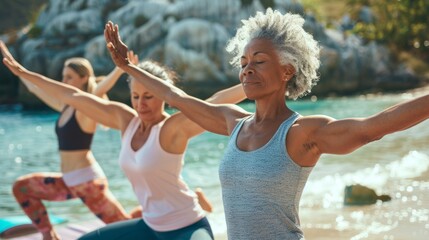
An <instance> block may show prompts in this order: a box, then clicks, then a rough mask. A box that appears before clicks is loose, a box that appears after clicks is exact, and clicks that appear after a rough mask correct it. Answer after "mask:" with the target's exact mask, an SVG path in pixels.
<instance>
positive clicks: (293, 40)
mask: <svg viewBox="0 0 429 240" xmlns="http://www.w3.org/2000/svg"><path fill="white" fill-rule="evenodd" d="M242 23H243V25H242V26H241V27H240V28H239V29H238V30H237V33H236V35H235V36H234V37H233V38H231V39H230V40H229V42H228V44H227V46H226V51H227V52H229V53H231V54H232V55H233V57H232V59H231V61H230V63H231V64H232V65H233V66H235V67H238V68H240V67H241V66H240V59H241V56H242V55H243V51H244V48H245V46H246V45H247V43H249V42H250V41H251V40H252V39H255V38H264V39H269V40H271V41H272V43H273V44H274V46H275V47H276V49H277V52H278V54H279V58H280V61H281V63H282V64H288V63H289V64H291V65H292V66H293V67H294V68H295V71H296V73H295V76H294V77H293V78H292V79H290V80H289V82H288V86H287V90H286V95H287V96H288V97H289V98H291V99H297V98H298V97H302V96H305V95H306V94H308V93H309V92H311V88H312V87H313V86H315V85H316V84H317V81H318V79H319V76H318V74H317V69H318V68H319V66H320V60H319V50H320V48H319V45H318V43H317V41H316V40H314V38H313V36H312V35H311V34H309V33H307V32H306V31H305V30H304V28H303V25H304V19H303V18H302V17H301V16H300V15H298V14H292V13H286V14H284V15H283V14H281V13H280V12H279V11H277V10H275V11H273V10H272V9H271V8H268V9H267V11H266V12H265V14H264V13H262V12H257V13H256V15H255V16H254V17H250V18H249V19H247V20H243V21H242Z"/></svg>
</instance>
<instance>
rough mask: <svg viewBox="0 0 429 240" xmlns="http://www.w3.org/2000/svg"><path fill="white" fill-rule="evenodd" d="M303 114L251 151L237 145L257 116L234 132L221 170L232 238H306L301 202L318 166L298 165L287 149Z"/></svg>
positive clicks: (225, 207)
mask: <svg viewBox="0 0 429 240" xmlns="http://www.w3.org/2000/svg"><path fill="white" fill-rule="evenodd" d="M299 116H300V115H299V114H298V113H296V112H294V113H293V114H292V115H291V116H290V117H289V118H288V119H286V120H285V121H284V122H283V123H282V124H281V125H280V126H279V128H278V129H277V131H276V132H275V134H274V135H273V136H272V137H271V139H270V140H269V141H268V142H267V143H266V144H265V145H264V146H262V147H260V148H259V149H256V150H253V151H249V152H245V151H241V150H240V149H238V147H237V144H236V142H237V136H238V133H239V132H240V129H241V127H242V126H243V124H244V122H245V121H246V120H247V119H249V118H251V117H253V115H252V116H250V117H246V118H244V119H242V120H241V121H240V122H239V123H237V125H236V126H235V128H234V130H233V131H232V133H231V137H230V139H229V142H228V145H227V147H226V150H225V154H224V157H223V160H222V161H221V163H220V167H219V178H220V182H221V186H222V198H223V204H224V209H225V218H226V224H227V232H228V239H233V240H253V239H254V240H260V239H270V240H274V239H281V240H288V239H293V240H295V239H304V234H303V232H302V230H301V227H300V221H299V215H298V214H299V202H300V199H301V195H302V191H303V188H304V186H305V183H306V181H307V179H308V177H309V175H310V172H311V170H312V169H313V167H301V166H299V165H297V164H296V163H295V162H294V161H293V160H292V159H291V158H290V156H289V154H288V151H287V149H286V135H287V133H288V131H289V128H290V127H291V126H292V124H293V123H294V122H295V121H296V120H297V118H298V117H299ZM292 141H293V140H292Z"/></svg>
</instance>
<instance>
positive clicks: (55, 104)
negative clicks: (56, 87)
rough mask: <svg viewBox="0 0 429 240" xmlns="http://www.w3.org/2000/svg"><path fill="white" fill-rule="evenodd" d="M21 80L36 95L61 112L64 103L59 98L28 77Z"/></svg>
mask: <svg viewBox="0 0 429 240" xmlns="http://www.w3.org/2000/svg"><path fill="white" fill-rule="evenodd" d="M21 81H22V83H23V84H24V85H25V86H26V87H27V89H28V91H30V92H31V93H32V94H34V95H36V97H38V98H39V99H40V100H41V101H42V102H44V103H45V104H46V105H48V106H49V107H50V108H52V109H54V110H55V111H58V112H61V110H62V109H63V108H64V103H62V102H61V101H59V100H58V99H55V98H53V97H51V96H49V95H48V94H47V93H46V92H45V91H43V89H41V88H39V87H37V86H36V85H34V84H32V83H31V82H30V81H28V80H27V79H24V78H21Z"/></svg>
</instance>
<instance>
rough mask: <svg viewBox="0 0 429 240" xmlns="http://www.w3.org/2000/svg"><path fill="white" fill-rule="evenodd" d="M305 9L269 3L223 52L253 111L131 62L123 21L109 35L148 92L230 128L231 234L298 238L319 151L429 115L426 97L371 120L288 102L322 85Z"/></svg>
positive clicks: (227, 199)
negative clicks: (203, 96) (208, 97)
mask: <svg viewBox="0 0 429 240" xmlns="http://www.w3.org/2000/svg"><path fill="white" fill-rule="evenodd" d="M303 23H304V20H303V19H302V17H300V16H299V15H294V14H289V13H287V14H284V15H283V14H281V13H280V12H278V11H273V10H272V9H268V10H267V11H266V12H265V13H261V12H259V13H257V14H256V16H254V17H251V18H249V19H248V20H246V21H243V26H242V27H241V28H239V29H238V31H237V34H236V36H235V37H234V38H233V39H232V40H231V41H230V42H229V44H228V47H227V50H228V51H230V52H231V53H233V54H235V57H234V58H233V59H232V63H233V64H234V65H237V66H239V67H240V73H239V78H240V82H241V83H242V86H243V89H244V91H245V94H246V96H247V98H249V99H251V100H254V101H255V106H256V111H255V112H254V113H249V112H247V111H245V110H243V109H241V108H240V107H238V106H236V105H218V104H211V103H207V102H204V101H202V100H199V99H196V98H194V97H192V96H189V95H187V94H186V93H184V92H183V91H181V90H180V89H178V88H176V87H174V86H173V85H171V84H168V83H166V82H165V81H164V82H163V81H161V80H160V79H159V78H157V77H156V76H153V75H151V74H150V73H148V72H145V71H142V70H141V69H139V68H138V67H136V66H135V65H133V64H132V63H130V62H129V61H128V60H127V59H126V52H127V50H128V48H127V46H126V45H124V44H123V42H122V41H121V39H120V36H119V33H118V26H117V25H116V26H115V25H113V23H112V22H109V23H108V24H107V25H106V28H105V37H106V42H107V46H108V48H109V51H110V54H111V56H112V59H113V60H114V62H115V64H116V65H117V66H119V67H120V68H122V69H123V70H124V71H126V72H127V73H129V74H130V75H132V76H133V77H134V78H135V79H136V80H137V81H139V82H140V83H142V84H143V85H144V86H145V87H146V88H147V89H148V91H150V92H152V93H153V94H154V95H156V96H158V97H159V98H161V99H163V100H165V101H166V102H167V103H168V104H170V105H171V106H174V107H177V108H178V109H180V111H181V112H182V113H184V114H185V115H186V116H187V117H189V118H190V119H191V120H193V121H194V122H196V123H198V124H199V125H200V126H202V127H203V128H204V129H206V130H208V131H211V132H213V133H217V134H223V135H229V136H230V140H229V143H228V146H227V148H226V150H225V154H224V157H223V159H222V161H221V163H220V169H219V176H220V181H221V187H222V195H223V203H224V208H225V216H226V223H227V231H228V239H233V240H241V239H243V240H249V239H250V240H251V239H302V238H304V234H303V231H302V230H301V227H300V221H299V215H298V209H299V202H300V198H301V194H302V191H303V188H304V186H305V184H306V182H307V179H308V176H309V174H310V172H311V170H312V169H313V167H314V166H315V165H316V163H317V161H318V160H319V158H320V156H321V155H322V154H326V153H329V154H346V153H350V152H352V151H354V150H356V149H358V148H359V147H361V146H363V145H365V144H367V143H369V142H372V141H375V140H378V139H380V138H382V137H383V136H385V135H387V134H390V133H393V132H397V131H401V130H404V129H407V128H409V127H412V126H413V125H415V124H418V123H420V122H422V121H423V120H425V119H427V118H428V117H429V110H428V108H427V103H428V102H429V95H427V96H423V97H420V98H416V99H414V100H411V101H408V102H404V103H401V104H398V105H395V106H393V107H391V108H389V109H387V110H385V111H382V112H380V113H378V114H375V115H373V116H370V117H367V118H350V119H344V120H336V119H333V118H331V117H328V116H322V115H313V116H301V115H300V114H298V113H296V112H294V111H293V110H291V109H290V108H289V107H288V106H287V104H286V102H285V94H286V95H287V96H288V97H289V98H293V99H295V98H297V97H299V96H302V95H304V94H306V93H308V92H310V90H311V87H312V86H313V85H314V84H315V83H316V80H317V79H318V77H317V69H318V68H319V47H318V44H317V42H316V41H315V40H314V39H313V37H312V36H311V35H310V34H308V33H306V32H305V31H304V29H303Z"/></svg>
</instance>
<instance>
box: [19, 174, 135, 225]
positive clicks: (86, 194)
mask: <svg viewBox="0 0 429 240" xmlns="http://www.w3.org/2000/svg"><path fill="white" fill-rule="evenodd" d="M13 194H14V196H15V198H16V200H17V201H18V203H19V204H20V206H21V208H22V209H23V210H24V212H25V214H27V216H28V217H29V218H30V219H31V221H32V222H33V224H34V225H35V226H36V227H37V229H39V231H41V232H46V231H50V230H51V229H52V225H51V223H50V221H49V217H48V214H47V211H46V208H45V206H44V205H43V203H42V200H48V201H66V200H69V199H73V198H80V199H81V200H82V202H83V203H84V204H85V205H86V206H87V207H88V208H89V209H90V210H91V211H92V212H93V213H94V214H95V215H96V216H97V217H98V218H99V219H101V220H102V221H103V222H104V223H106V224H107V223H112V222H116V221H121V220H126V219H130V218H131V216H130V215H128V214H127V213H126V212H125V210H124V209H123V208H122V206H121V205H120V203H119V202H118V201H117V200H116V198H115V197H114V196H113V195H112V193H111V192H110V190H109V188H108V183H107V180H106V179H105V178H100V179H94V180H92V181H89V182H86V183H82V184H80V185H77V186H72V187H68V186H66V184H65V183H64V181H63V178H62V174H61V173H33V174H29V175H25V176H22V177H20V178H18V180H17V181H16V182H15V184H14V185H13Z"/></svg>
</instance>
